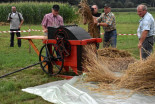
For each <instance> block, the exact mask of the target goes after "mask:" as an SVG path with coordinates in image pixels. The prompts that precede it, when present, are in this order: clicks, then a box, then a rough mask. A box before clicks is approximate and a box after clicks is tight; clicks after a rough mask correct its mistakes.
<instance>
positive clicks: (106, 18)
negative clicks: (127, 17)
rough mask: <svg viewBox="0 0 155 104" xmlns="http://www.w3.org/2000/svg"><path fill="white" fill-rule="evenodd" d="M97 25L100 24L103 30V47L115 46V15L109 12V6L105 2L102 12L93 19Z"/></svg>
mask: <svg viewBox="0 0 155 104" xmlns="http://www.w3.org/2000/svg"><path fill="white" fill-rule="evenodd" d="M95 23H97V25H98V26H102V27H103V30H104V32H105V33H104V37H103V47H109V46H110V45H111V47H113V48H116V43H117V31H116V23H115V16H114V14H113V13H112V12H111V7H110V6H109V5H107V4H105V5H104V13H102V14H101V16H100V17H99V18H97V20H96V21H95Z"/></svg>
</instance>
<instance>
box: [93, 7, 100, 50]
mask: <svg viewBox="0 0 155 104" xmlns="http://www.w3.org/2000/svg"><path fill="white" fill-rule="evenodd" d="M91 8H92V9H91V10H92V15H93V18H94V19H97V18H98V17H100V15H101V13H99V12H98V6H97V5H92V7H91ZM97 28H98V30H99V34H100V26H97ZM98 38H100V36H99V37H98ZM96 48H97V49H99V43H96Z"/></svg>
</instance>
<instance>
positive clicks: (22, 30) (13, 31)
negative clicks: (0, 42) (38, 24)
mask: <svg viewBox="0 0 155 104" xmlns="http://www.w3.org/2000/svg"><path fill="white" fill-rule="evenodd" d="M31 31H40V32H42V30H35V29H29V30H21V31H0V33H11V32H14V33H17V32H31Z"/></svg>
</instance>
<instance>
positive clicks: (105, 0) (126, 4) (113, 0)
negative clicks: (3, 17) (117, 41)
mask: <svg viewBox="0 0 155 104" xmlns="http://www.w3.org/2000/svg"><path fill="white" fill-rule="evenodd" d="M25 1H28V2H30V1H36V2H62V3H69V4H70V5H78V4H79V2H80V1H81V0H1V1H0V3H2V2H25ZM142 3H143V4H145V5H147V6H148V7H155V0H88V4H89V5H93V4H96V5H98V7H99V8H103V5H104V4H109V5H111V7H112V8H133V7H137V5H139V4H142Z"/></svg>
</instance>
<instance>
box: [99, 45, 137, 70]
mask: <svg viewBox="0 0 155 104" xmlns="http://www.w3.org/2000/svg"><path fill="white" fill-rule="evenodd" d="M98 55H99V57H100V58H101V59H102V60H103V63H105V64H106V65H107V67H108V69H109V70H111V71H114V72H120V71H122V70H126V69H127V68H128V65H129V64H131V63H134V62H135V59H134V58H133V57H131V54H130V53H128V52H127V51H124V50H118V49H116V48H104V49H99V50H98Z"/></svg>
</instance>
